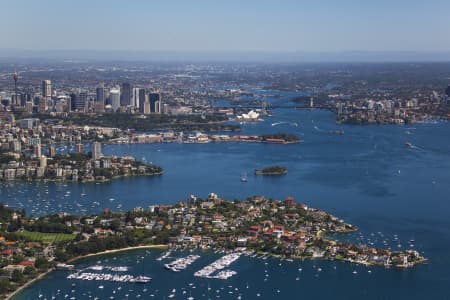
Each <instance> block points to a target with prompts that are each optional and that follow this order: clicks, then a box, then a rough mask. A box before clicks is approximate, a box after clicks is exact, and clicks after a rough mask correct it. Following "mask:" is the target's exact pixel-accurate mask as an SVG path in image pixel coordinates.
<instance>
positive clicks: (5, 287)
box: [0, 279, 9, 294]
mask: <svg viewBox="0 0 450 300" xmlns="http://www.w3.org/2000/svg"><path fill="white" fill-rule="evenodd" d="M8 291H9V280H8V279H2V280H0V294H6V293H7V292H8Z"/></svg>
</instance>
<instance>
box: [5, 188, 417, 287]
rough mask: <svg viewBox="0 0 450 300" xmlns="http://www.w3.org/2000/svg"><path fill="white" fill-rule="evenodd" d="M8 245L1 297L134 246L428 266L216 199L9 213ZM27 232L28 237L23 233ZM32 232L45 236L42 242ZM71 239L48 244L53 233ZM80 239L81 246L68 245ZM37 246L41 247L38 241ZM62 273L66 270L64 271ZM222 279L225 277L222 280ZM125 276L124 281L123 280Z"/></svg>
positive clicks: (310, 212)
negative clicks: (121, 209) (92, 211)
mask: <svg viewBox="0 0 450 300" xmlns="http://www.w3.org/2000/svg"><path fill="white" fill-rule="evenodd" d="M1 216H2V220H1V221H2V224H3V225H2V226H3V228H2V229H3V237H2V240H1V241H2V243H1V245H0V250H1V251H2V252H1V254H2V262H3V264H4V265H5V266H4V267H3V272H4V273H5V274H7V276H8V279H6V281H4V282H3V283H4V289H3V290H1V292H2V293H6V292H7V291H11V290H14V289H16V288H18V287H19V286H20V285H22V284H24V283H25V282H27V281H28V280H31V279H32V278H34V277H35V276H36V275H37V274H38V273H39V272H47V271H48V270H49V269H52V268H54V267H57V266H58V265H56V263H57V262H59V263H64V262H67V261H69V260H70V259H73V258H76V257H79V256H82V255H89V254H93V253H97V252H102V251H105V250H112V249H120V248H124V247H129V246H137V245H149V244H166V245H168V246H169V247H175V248H180V247H181V248H186V247H187V248H203V249H216V250H220V251H224V250H228V251H235V250H239V249H243V248H245V249H248V250H249V251H252V252H255V253H261V254H264V255H270V256H276V257H280V258H287V259H296V258H301V259H308V258H322V259H327V260H343V261H348V262H352V263H357V264H363V265H374V266H385V267H390V266H393V267H399V268H408V267H413V266H415V265H416V264H418V263H421V262H423V261H425V258H424V257H422V256H421V255H420V254H419V253H418V252H417V251H415V250H412V249H411V250H408V251H391V250H388V249H379V248H374V247H371V246H368V245H363V244H355V243H350V242H345V241H344V242H338V241H335V240H332V239H330V238H327V237H325V235H326V234H346V233H349V232H354V231H356V230H357V228H356V227H355V226H353V225H351V224H348V223H345V222H344V221H343V220H341V219H339V218H337V217H335V216H333V215H331V214H329V213H327V212H324V211H321V210H318V209H314V208H310V207H308V206H306V205H304V204H299V203H296V202H295V200H294V198H293V197H288V198H287V199H286V200H285V201H278V200H274V199H267V198H265V197H263V196H255V197H252V198H249V199H248V200H246V201H238V200H236V201H233V202H231V201H226V200H223V199H220V198H219V197H218V196H217V195H216V194H213V193H212V194H210V195H209V196H208V198H206V199H199V198H196V197H194V196H191V197H190V198H189V199H188V201H185V202H179V203H177V204H175V205H157V206H153V207H151V208H150V209H149V210H144V209H142V208H136V209H135V210H133V211H130V212H127V213H114V212H112V211H110V210H105V211H104V213H103V214H99V215H92V216H76V215H68V214H60V215H49V216H43V217H40V218H37V219H36V218H29V217H26V216H25V215H24V214H23V213H20V212H17V211H14V210H12V209H9V208H5V207H2V213H1ZM24 229H26V230H27V231H28V232H30V233H27V234H23V233H21V232H22V231H23V230H24ZM32 232H38V233H39V234H37V235H36V236H35V235H33V234H32ZM50 232H52V233H59V234H63V233H64V234H65V235H62V237H64V238H60V239H59V240H58V241H59V242H56V237H55V239H54V240H50V239H45V238H44V236H45V235H48V233H50ZM70 234H74V235H76V236H75V239H72V238H70V239H69V238H67V237H68V236H69V235H70ZM33 239H34V240H33ZM238 257H239V255H238V254H233V255H232V256H230V257H229V258H228V257H225V258H223V259H222V260H220V261H218V262H216V263H214V264H212V265H211V266H210V267H205V268H204V269H202V270H200V271H198V272H197V273H196V276H199V277H206V278H219V279H227V278H229V277H231V276H233V275H235V274H236V273H235V272H234V271H231V270H222V269H224V268H225V267H227V266H228V265H229V264H231V262H233V261H234V260H236V259H237V258H238ZM198 258H199V257H198V256H188V257H186V258H184V259H181V260H175V261H173V262H172V263H168V264H166V268H168V269H170V270H172V271H174V272H179V271H180V270H183V269H185V268H187V266H188V265H190V264H191V263H193V262H194V261H195V260H196V259H198ZM59 266H62V265H59ZM216 271H219V272H218V273H216ZM124 276H125V277H124ZM70 278H74V279H81V280H101V281H104V280H106V281H123V282H141V281H142V282H149V281H150V280H151V279H150V278H140V277H139V278H135V277H132V276H131V277H130V276H127V275H123V276H116V275H113V274H109V273H105V274H103V273H102V274H93V273H90V272H79V273H77V274H74V275H73V276H72V277H70Z"/></svg>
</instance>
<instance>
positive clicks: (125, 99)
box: [120, 82, 132, 106]
mask: <svg viewBox="0 0 450 300" xmlns="http://www.w3.org/2000/svg"><path fill="white" fill-rule="evenodd" d="M131 98H132V87H131V84H130V83H129V82H124V83H122V89H121V91H120V106H128V105H131Z"/></svg>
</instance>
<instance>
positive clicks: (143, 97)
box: [139, 89, 148, 113]
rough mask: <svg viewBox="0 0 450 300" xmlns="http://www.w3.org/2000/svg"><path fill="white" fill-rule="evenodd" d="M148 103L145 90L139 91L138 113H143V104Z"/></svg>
mask: <svg viewBox="0 0 450 300" xmlns="http://www.w3.org/2000/svg"><path fill="white" fill-rule="evenodd" d="M146 101H147V102H148V95H147V93H146V92H145V89H140V90H139V112H140V113H144V103H145V102H146Z"/></svg>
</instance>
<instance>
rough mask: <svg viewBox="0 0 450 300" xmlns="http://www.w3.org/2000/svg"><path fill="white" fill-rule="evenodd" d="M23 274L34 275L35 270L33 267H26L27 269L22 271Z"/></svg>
mask: <svg viewBox="0 0 450 300" xmlns="http://www.w3.org/2000/svg"><path fill="white" fill-rule="evenodd" d="M23 274H24V275H33V276H34V275H36V269H35V268H33V267H30V266H28V267H25V269H24V270H23Z"/></svg>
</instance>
